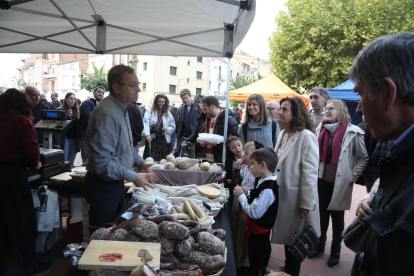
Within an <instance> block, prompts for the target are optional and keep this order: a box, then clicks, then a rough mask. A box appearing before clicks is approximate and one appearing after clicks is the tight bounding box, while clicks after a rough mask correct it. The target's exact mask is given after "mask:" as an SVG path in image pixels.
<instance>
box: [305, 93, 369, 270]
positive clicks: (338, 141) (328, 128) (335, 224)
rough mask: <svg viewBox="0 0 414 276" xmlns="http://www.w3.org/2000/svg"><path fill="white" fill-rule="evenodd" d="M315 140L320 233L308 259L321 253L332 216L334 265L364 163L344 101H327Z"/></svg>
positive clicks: (356, 131)
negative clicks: (353, 191)
mask: <svg viewBox="0 0 414 276" xmlns="http://www.w3.org/2000/svg"><path fill="white" fill-rule="evenodd" d="M315 134H316V136H317V137H318V143H319V162H320V163H319V179H318V193H319V213H320V226H321V236H320V238H319V245H318V246H317V247H316V250H314V251H312V252H311V253H310V254H309V258H310V259H315V258H316V257H318V256H320V255H322V254H323V253H324V252H325V243H326V238H327V237H326V233H327V231H328V226H329V218H330V217H331V218H332V238H333V240H332V244H331V254H330V257H329V259H328V266H329V267H337V266H338V264H339V256H340V252H341V242H342V231H343V230H344V227H345V219H344V215H345V210H349V209H350V207H351V202H352V188H353V185H354V182H355V181H356V180H357V179H358V177H359V176H360V175H361V174H362V172H363V170H364V169H365V167H366V165H367V163H368V155H367V151H366V149H365V144H364V132H363V131H362V130H361V129H360V128H359V127H357V126H355V125H352V124H351V117H350V116H349V113H348V108H347V107H346V104H345V103H344V102H343V101H341V100H337V99H331V100H329V101H328V103H327V104H326V107H325V116H324V119H323V120H322V123H321V124H319V126H318V127H317V128H316V133H315Z"/></svg>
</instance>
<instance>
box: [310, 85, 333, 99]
mask: <svg viewBox="0 0 414 276" xmlns="http://www.w3.org/2000/svg"><path fill="white" fill-rule="evenodd" d="M311 92H319V94H321V96H322V97H328V100H330V99H331V94H329V90H328V89H326V88H323V87H318V86H316V87H314V88H312V89H311V90H310V91H309V94H310V93H311Z"/></svg>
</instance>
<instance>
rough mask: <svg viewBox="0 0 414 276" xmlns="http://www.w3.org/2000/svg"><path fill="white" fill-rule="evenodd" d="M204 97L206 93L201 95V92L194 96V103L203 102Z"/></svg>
mask: <svg viewBox="0 0 414 276" xmlns="http://www.w3.org/2000/svg"><path fill="white" fill-rule="evenodd" d="M180 96H181V95H180ZM203 99H204V95H201V94H199V95H196V96H195V97H194V104H201V103H203Z"/></svg>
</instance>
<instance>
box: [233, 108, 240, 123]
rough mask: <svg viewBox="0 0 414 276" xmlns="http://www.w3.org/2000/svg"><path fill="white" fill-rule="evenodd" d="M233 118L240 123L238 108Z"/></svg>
mask: <svg viewBox="0 0 414 276" xmlns="http://www.w3.org/2000/svg"><path fill="white" fill-rule="evenodd" d="M233 118H234V119H235V120H236V121H237V123H238V124H240V113H239V112H238V111H237V110H235V111H233Z"/></svg>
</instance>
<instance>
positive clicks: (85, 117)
mask: <svg viewBox="0 0 414 276" xmlns="http://www.w3.org/2000/svg"><path fill="white" fill-rule="evenodd" d="M95 107H96V100H95V99H93V98H92V99H88V100H86V101H84V102H83V103H82V104H81V106H80V108H79V112H80V115H79V122H78V136H84V135H85V134H86V129H87V128H88V121H89V116H90V115H91V113H92V110H93V109H94V108H95Z"/></svg>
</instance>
